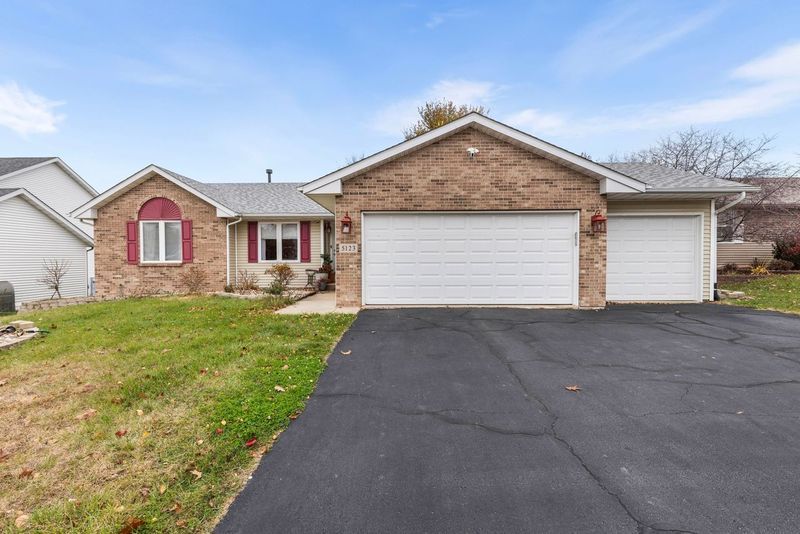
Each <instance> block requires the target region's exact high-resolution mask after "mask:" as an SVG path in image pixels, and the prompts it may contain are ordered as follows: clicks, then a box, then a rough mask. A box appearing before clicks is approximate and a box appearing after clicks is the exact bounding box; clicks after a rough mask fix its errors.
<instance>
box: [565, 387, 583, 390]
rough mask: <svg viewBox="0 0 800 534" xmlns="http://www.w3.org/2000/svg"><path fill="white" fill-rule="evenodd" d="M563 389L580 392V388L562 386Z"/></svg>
mask: <svg viewBox="0 0 800 534" xmlns="http://www.w3.org/2000/svg"><path fill="white" fill-rule="evenodd" d="M564 389H566V390H567V391H580V390H581V387H580V386H564Z"/></svg>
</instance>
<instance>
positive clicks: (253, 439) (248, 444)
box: [244, 438, 258, 448]
mask: <svg viewBox="0 0 800 534" xmlns="http://www.w3.org/2000/svg"><path fill="white" fill-rule="evenodd" d="M257 441H258V439H256V438H251V439H248V440H247V442H246V443H245V444H244V446H245V447H247V448H250V447H252V446H253V445H255V444H256V442H257Z"/></svg>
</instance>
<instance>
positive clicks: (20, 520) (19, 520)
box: [14, 514, 31, 528]
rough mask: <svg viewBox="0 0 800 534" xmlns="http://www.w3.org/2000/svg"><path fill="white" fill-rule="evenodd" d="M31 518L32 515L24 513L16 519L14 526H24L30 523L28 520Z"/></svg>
mask: <svg viewBox="0 0 800 534" xmlns="http://www.w3.org/2000/svg"><path fill="white" fill-rule="evenodd" d="M30 518H31V516H29V515H28V514H22V515H20V516H17V518H16V519H15V520H14V526H16V527H17V528H24V527H25V525H27V524H28V520H29V519H30Z"/></svg>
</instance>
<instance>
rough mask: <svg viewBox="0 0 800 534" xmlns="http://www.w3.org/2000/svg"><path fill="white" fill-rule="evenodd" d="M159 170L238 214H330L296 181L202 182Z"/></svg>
mask: <svg viewBox="0 0 800 534" xmlns="http://www.w3.org/2000/svg"><path fill="white" fill-rule="evenodd" d="M159 169H161V170H162V171H164V172H165V173H167V174H169V175H170V176H172V177H173V178H175V179H176V180H179V181H181V182H183V183H185V184H186V185H188V186H189V187H192V188H194V189H197V190H198V191H200V192H201V193H203V194H204V195H206V196H207V197H209V198H212V199H214V200H215V201H217V202H219V203H220V204H222V205H223V206H226V207H228V208H230V209H232V210H233V211H235V212H236V213H239V214H242V215H316V216H326V215H328V216H330V215H331V213H330V212H329V211H328V210H326V209H325V208H323V207H322V206H320V205H319V204H317V203H316V202H314V201H313V200H311V199H310V198H308V197H307V196H305V195H304V194H303V193H301V192H300V191H298V190H297V187H298V186H300V185H302V184H300V183H289V182H273V183H271V184H270V183H266V182H245V183H206V182H198V181H197V180H193V179H192V178H189V177H187V176H183V175H182V174H178V173H176V172H173V171H170V170H169V169H165V168H163V167H159Z"/></svg>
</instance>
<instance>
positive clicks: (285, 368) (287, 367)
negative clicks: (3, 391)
mask: <svg viewBox="0 0 800 534" xmlns="http://www.w3.org/2000/svg"><path fill="white" fill-rule="evenodd" d="M281 369H283V370H284V371H286V370H287V369H289V364H286V365H284V366H283V367H281ZM2 385H3V384H0V386H2Z"/></svg>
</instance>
